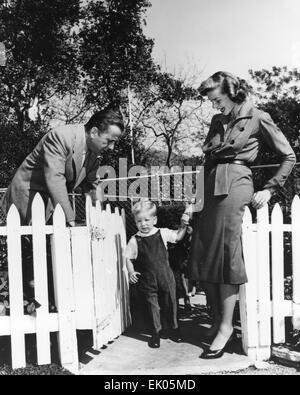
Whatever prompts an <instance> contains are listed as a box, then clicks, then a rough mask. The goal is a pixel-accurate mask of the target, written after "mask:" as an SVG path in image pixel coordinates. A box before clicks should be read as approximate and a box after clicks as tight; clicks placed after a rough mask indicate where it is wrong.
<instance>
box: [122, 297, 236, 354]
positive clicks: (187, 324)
mask: <svg viewBox="0 0 300 395" xmlns="http://www.w3.org/2000/svg"><path fill="white" fill-rule="evenodd" d="M131 313H132V327H131V328H129V329H128V330H127V331H126V332H125V334H124V336H128V337H131V338H134V339H136V340H138V341H143V342H148V340H149V338H150V332H149V330H148V328H149V326H148V325H147V317H146V315H145V310H144V309H143V308H142V306H139V305H138V304H137V303H134V305H133V306H132V308H131ZM178 317H179V326H180V330H181V333H182V336H183V343H187V344H192V345H194V346H197V347H199V349H202V350H203V349H206V348H208V347H209V346H210V344H211V340H210V339H208V338H207V337H206V332H207V328H209V327H210V325H211V318H210V316H209V311H208V309H207V307H206V306H204V305H201V304H193V302H192V308H191V310H190V311H186V310H185V308H184V306H182V305H180V306H179V310H178ZM234 322H235V333H236V338H235V340H234V341H233V342H232V343H231V346H230V348H229V353H235V354H238V355H244V351H243V348H242V337H241V330H240V322H239V311H238V306H237V308H236V311H235V317H234Z"/></svg>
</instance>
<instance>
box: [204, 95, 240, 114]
mask: <svg viewBox="0 0 300 395" xmlns="http://www.w3.org/2000/svg"><path fill="white" fill-rule="evenodd" d="M207 97H208V99H209V100H210V101H211V102H212V105H213V108H215V109H216V110H218V111H220V112H221V113H222V114H224V115H229V114H230V113H231V111H232V109H233V107H234V106H235V103H234V102H233V101H232V100H230V98H229V97H228V95H226V94H223V93H221V89H220V88H217V89H214V90H213V91H211V92H208V94H207Z"/></svg>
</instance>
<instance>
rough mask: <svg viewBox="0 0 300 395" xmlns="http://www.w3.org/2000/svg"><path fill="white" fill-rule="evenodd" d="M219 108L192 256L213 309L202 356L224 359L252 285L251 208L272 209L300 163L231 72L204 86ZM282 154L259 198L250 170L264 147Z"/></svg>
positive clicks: (194, 275)
mask: <svg viewBox="0 0 300 395" xmlns="http://www.w3.org/2000/svg"><path fill="white" fill-rule="evenodd" d="M200 93H201V94H202V95H203V96H207V97H208V99H209V100H210V101H211V102H212V105H213V107H214V108H215V109H217V110H219V111H220V114H217V115H215V116H214V117H213V119H212V122H211V127H210V130H209V133H208V135H207V138H206V141H205V143H204V147H203V151H204V153H205V158H206V160H205V191H204V208H203V211H202V212H201V213H197V214H196V216H195V228H194V233H193V239H192V246H191V253H190V264H191V266H190V268H191V271H192V272H191V278H192V279H193V280H200V281H201V282H202V286H203V289H204V291H205V293H206V296H207V300H208V303H209V305H210V306H211V309H212V318H213V325H212V327H211V328H210V330H209V333H208V335H209V336H211V337H212V338H213V339H214V340H213V342H212V344H211V346H210V348H209V349H208V350H207V351H205V352H204V353H203V354H202V355H201V356H200V357H201V358H204V359H214V358H219V357H221V356H222V355H223V354H224V351H225V349H226V346H227V345H228V343H229V342H230V341H231V340H232V337H233V323H232V321H233V312H234V307H235V304H236V300H237V295H238V292H239V286H240V285H241V284H244V283H246V282H247V275H246V271H245V265H244V261H243V252H242V242H241V232H242V219H243V214H244V211H245V207H246V205H248V204H250V203H251V204H252V205H253V207H254V208H255V209H260V208H262V207H263V206H264V205H266V204H267V203H268V202H269V200H270V198H271V196H272V194H273V193H274V192H275V191H276V190H277V189H278V188H279V187H281V186H283V184H284V182H285V181H286V179H287V177H288V175H289V174H290V172H291V171H292V169H293V166H294V164H295V154H294V152H293V150H292V148H291V146H290V144H289V143H288V141H287V140H286V138H285V136H284V135H283V133H282V132H281V131H280V130H279V129H278V128H277V126H276V125H275V124H274V123H273V121H272V119H271V117H270V116H269V114H267V113H265V112H263V111H261V110H258V109H257V108H255V107H253V104H252V103H251V102H250V101H249V100H248V94H249V87H248V85H247V84H246V82H245V81H244V80H240V79H239V78H237V77H235V76H234V75H232V74H230V73H227V72H218V73H216V74H214V75H213V76H211V77H210V78H208V79H207V80H206V81H204V82H203V83H202V84H201V87H200ZM263 144H265V145H267V147H268V148H269V149H270V150H271V151H274V152H275V153H277V154H278V157H279V158H280V161H281V165H280V167H279V169H278V170H277V172H276V174H275V175H274V177H272V178H271V179H270V180H269V181H268V182H267V183H266V185H265V186H264V188H263V189H262V190H261V191H258V192H256V193H254V190H253V182H252V173H251V170H250V168H249V166H250V165H251V164H252V163H253V162H254V161H255V160H256V159H257V157H258V155H259V154H260V152H261V149H262V145H263Z"/></svg>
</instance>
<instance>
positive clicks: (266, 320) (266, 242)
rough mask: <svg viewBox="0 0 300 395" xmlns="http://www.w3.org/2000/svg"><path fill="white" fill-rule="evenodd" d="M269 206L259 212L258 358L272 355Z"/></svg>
mask: <svg viewBox="0 0 300 395" xmlns="http://www.w3.org/2000/svg"><path fill="white" fill-rule="evenodd" d="M268 211H269V207H268V205H266V206H264V207H263V208H262V209H260V210H258V212H257V256H256V258H257V268H258V273H257V274H258V277H257V282H258V297H259V304H258V307H259V349H258V356H257V358H258V360H261V361H264V360H268V359H270V357H271V297H270V232H269V212H268Z"/></svg>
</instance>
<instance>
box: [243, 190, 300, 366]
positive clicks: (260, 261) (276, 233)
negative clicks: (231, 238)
mask: <svg viewBox="0 0 300 395" xmlns="http://www.w3.org/2000/svg"><path fill="white" fill-rule="evenodd" d="M284 232H289V233H291V234H292V261H293V263H292V270H293V294H292V300H285V295H284V248H285V246H284ZM243 245H244V258H245V263H246V268H247V274H248V280H249V282H248V284H246V285H244V286H242V287H241V291H240V313H241V323H242V334H243V346H244V350H245V352H246V354H247V355H249V356H250V357H251V359H253V360H259V361H263V360H268V359H269V358H270V356H271V351H272V350H271V347H272V345H273V344H280V343H284V342H285V341H286V328H285V318H286V317H292V320H293V326H294V329H300V199H299V197H298V196H295V198H294V201H293V204H292V221H291V224H284V223H283V214H282V211H281V208H280V206H279V205H278V204H277V205H276V206H275V207H274V209H273V211H272V215H271V221H269V209H268V207H267V206H266V207H264V208H263V209H261V210H258V212H257V224H255V223H253V221H252V217H251V213H250V210H249V209H247V210H246V213H245V217H244V224H243Z"/></svg>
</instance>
